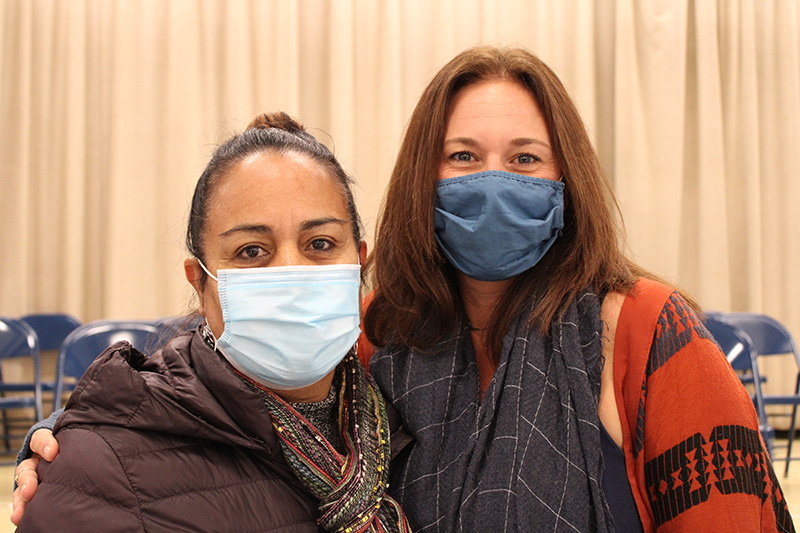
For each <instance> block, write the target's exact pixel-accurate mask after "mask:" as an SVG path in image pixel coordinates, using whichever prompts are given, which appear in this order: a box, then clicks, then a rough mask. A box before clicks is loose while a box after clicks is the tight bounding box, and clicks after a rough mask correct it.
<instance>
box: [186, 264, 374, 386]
mask: <svg viewBox="0 0 800 533" xmlns="http://www.w3.org/2000/svg"><path fill="white" fill-rule="evenodd" d="M200 264H201V265H202V266H203V270H205V271H206V273H208V275H209V276H211V277H212V278H214V279H216V280H217V283H218V287H219V301H220V304H221V306H222V318H223V320H224V321H225V331H223V333H222V335H221V336H220V338H219V339H218V340H217V341H216V346H215V347H216V349H217V350H219V352H220V353H222V355H223V356H225V358H226V359H227V360H228V361H229V362H230V363H231V364H232V365H233V366H234V367H235V368H236V369H237V370H239V371H240V372H242V373H243V374H245V375H246V376H248V377H250V378H251V379H254V380H256V381H258V382H259V383H262V384H264V385H266V386H268V387H270V388H273V389H277V390H289V389H299V388H302V387H306V386H308V385H311V384H313V383H316V382H317V381H319V380H320V379H322V378H323V377H324V376H325V375H326V374H328V373H329V372H330V371H331V370H333V369H334V368H335V367H336V365H338V364H339V362H340V361H341V360H342V359H343V358H344V356H345V355H347V352H348V351H349V350H350V348H352V346H353V344H354V343H355V342H356V340H357V339H358V336H359V334H360V329H359V323H360V316H359V289H360V287H361V275H360V272H361V266H360V265H324V266H317V265H313V266H299V265H298V266H289V267H269V268H239V269H231V270H219V271H218V272H217V275H218V276H219V277H218V278H217V277H214V276H213V275H212V274H211V273H210V272H208V270H206V267H205V265H203V264H202V262H201V263H200Z"/></svg>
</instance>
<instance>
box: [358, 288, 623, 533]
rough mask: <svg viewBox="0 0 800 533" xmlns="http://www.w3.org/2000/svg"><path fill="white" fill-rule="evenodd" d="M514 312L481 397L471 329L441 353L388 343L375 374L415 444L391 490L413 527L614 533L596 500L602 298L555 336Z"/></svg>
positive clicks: (585, 301)
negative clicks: (544, 335) (540, 331)
mask: <svg viewBox="0 0 800 533" xmlns="http://www.w3.org/2000/svg"><path fill="white" fill-rule="evenodd" d="M526 319H527V316H521V317H519V318H518V319H517V320H516V321H515V322H514V323H513V324H512V326H511V328H510V329H509V332H508V333H507V334H506V337H505V339H504V341H503V352H502V354H501V358H500V363H499V366H498V368H497V371H496V372H495V375H494V378H493V380H492V382H491V384H490V385H489V389H488V391H487V392H486V396H485V398H484V400H483V402H480V401H479V400H478V397H479V390H478V389H479V376H478V367H477V364H476V362H475V352H474V349H473V347H472V342H471V339H470V336H469V330H468V329H467V326H466V324H464V325H462V327H461V328H460V331H459V333H458V334H457V335H456V336H455V337H454V338H452V339H450V340H449V341H448V342H447V343H446V345H445V349H444V350H442V351H441V352H440V353H438V354H436V355H430V354H422V353H419V352H417V351H415V350H409V349H407V348H398V347H396V346H394V347H393V346H388V347H386V348H385V349H383V350H381V351H380V352H379V353H378V354H376V355H375V357H373V359H372V361H371V365H370V368H371V372H372V375H373V376H374V378H375V380H376V381H377V383H378V385H379V386H380V388H381V390H382V391H383V393H384V395H385V396H386V397H387V398H388V400H389V401H390V402H392V403H393V404H394V406H395V407H396V408H397V410H398V411H399V412H400V415H401V417H402V420H403V423H404V424H405V426H406V428H407V429H408V430H409V432H410V433H411V434H412V435H413V437H414V439H415V442H414V445H413V447H412V449H411V452H410V453H409V454H408V455H406V456H405V459H404V460H403V461H402V464H393V465H392V467H393V474H392V487H391V490H390V494H392V496H394V497H395V499H396V500H397V501H398V503H400V505H401V506H402V507H403V509H404V510H405V512H406V516H407V518H408V519H409V522H410V524H411V526H412V529H413V530H414V531H416V532H420V531H426V532H433V531H437V532H450V531H609V530H610V531H613V525H612V522H611V516H610V514H609V512H608V507H607V505H606V504H605V500H604V498H603V495H602V489H601V482H600V473H601V470H602V457H601V453H600V431H599V425H600V420H599V418H598V415H597V405H598V398H599V394H600V374H601V372H602V338H601V337H602V324H601V321H600V302H599V300H598V298H597V296H596V295H595V294H593V293H590V292H585V293H582V294H579V295H578V297H577V298H576V299H575V301H574V302H573V303H572V305H570V306H569V308H568V309H567V312H566V313H565V315H564V317H563V319H562V320H561V321H556V322H554V324H553V326H552V328H551V335H550V338H547V339H545V338H542V337H541V336H540V335H539V334H538V333H537V332H536V331H535V330H533V329H531V328H530V327H529V326H528V324H527V320H526Z"/></svg>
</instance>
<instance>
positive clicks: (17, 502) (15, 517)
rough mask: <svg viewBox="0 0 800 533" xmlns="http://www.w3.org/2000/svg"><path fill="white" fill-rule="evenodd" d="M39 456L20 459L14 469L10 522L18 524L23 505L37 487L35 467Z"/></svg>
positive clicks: (23, 509)
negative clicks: (14, 482) (14, 483)
mask: <svg viewBox="0 0 800 533" xmlns="http://www.w3.org/2000/svg"><path fill="white" fill-rule="evenodd" d="M39 461H40V458H39V457H38V456H33V457H31V458H30V459H25V460H24V461H22V462H21V463H20V464H19V465H18V466H17V468H16V470H15V471H14V480H15V481H16V482H17V488H16V489H14V495H13V497H12V500H11V503H12V512H11V522H12V523H13V524H14V525H19V521H20V520H21V519H22V515H23V514H24V513H25V505H26V504H27V503H28V502H29V501H30V500H31V498H33V495H34V493H35V492H36V489H37V488H38V487H39V476H38V475H37V473H36V467H38V466H39Z"/></svg>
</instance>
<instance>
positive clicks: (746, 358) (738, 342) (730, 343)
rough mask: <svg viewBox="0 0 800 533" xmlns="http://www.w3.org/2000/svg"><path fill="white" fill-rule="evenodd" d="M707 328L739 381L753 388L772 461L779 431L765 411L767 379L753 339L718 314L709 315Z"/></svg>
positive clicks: (763, 433)
mask: <svg viewBox="0 0 800 533" xmlns="http://www.w3.org/2000/svg"><path fill="white" fill-rule="evenodd" d="M705 326H706V329H708V331H709V332H710V333H711V335H712V336H713V337H714V340H716V341H717V344H718V345H719V347H720V348H721V349H722V353H723V354H725V358H726V359H727V360H728V363H730V365H731V367H732V368H733V370H734V371H735V372H736V374H737V375H738V376H739V379H742V381H743V383H749V384H750V385H752V387H753V394H752V398H753V405H754V406H755V408H756V414H757V415H758V429H759V431H760V432H761V436H762V437H763V438H764V443H765V444H766V446H767V452H768V453H769V455H770V457H772V454H773V441H774V439H775V430H774V429H773V428H772V426H770V425H769V422H768V420H767V413H766V410H765V408H764V394H763V392H762V390H761V384H762V383H763V379H762V377H761V374H760V373H759V371H758V363H757V361H756V355H755V350H754V349H753V343H752V341H751V340H750V337H748V336H747V333H745V332H744V331H742V330H741V329H739V328H737V327H736V326H734V325H732V324H729V323H727V322H725V321H723V320H722V319H721V315H720V314H717V313H706V318H705ZM743 378H744V379H743Z"/></svg>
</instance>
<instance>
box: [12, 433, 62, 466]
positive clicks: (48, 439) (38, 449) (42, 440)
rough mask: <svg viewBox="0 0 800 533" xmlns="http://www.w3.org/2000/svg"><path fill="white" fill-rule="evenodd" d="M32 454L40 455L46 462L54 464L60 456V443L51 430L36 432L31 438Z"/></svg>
mask: <svg viewBox="0 0 800 533" xmlns="http://www.w3.org/2000/svg"><path fill="white" fill-rule="evenodd" d="M31 452H33V453H34V454H37V453H38V454H39V455H41V456H42V458H43V459H44V460H45V461H48V462H52V461H53V459H55V457H56V455H58V441H57V440H56V438H55V437H54V436H53V432H52V431H50V430H49V429H38V430H36V431H35V432H34V433H33V436H32V437H31ZM20 466H21V464H20Z"/></svg>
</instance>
